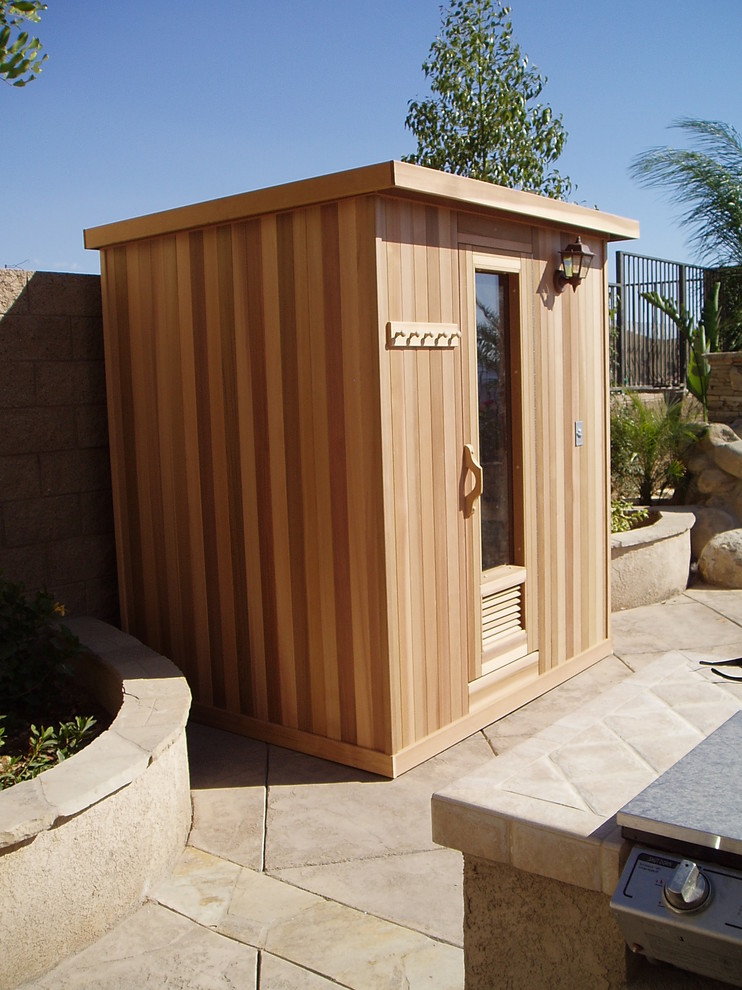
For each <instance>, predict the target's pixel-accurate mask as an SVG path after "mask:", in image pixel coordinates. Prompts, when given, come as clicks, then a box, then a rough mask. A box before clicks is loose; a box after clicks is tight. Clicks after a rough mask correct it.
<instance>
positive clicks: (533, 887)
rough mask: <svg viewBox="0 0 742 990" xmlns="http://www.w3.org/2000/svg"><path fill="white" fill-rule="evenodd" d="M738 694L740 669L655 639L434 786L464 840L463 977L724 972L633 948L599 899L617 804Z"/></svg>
mask: <svg viewBox="0 0 742 990" xmlns="http://www.w3.org/2000/svg"><path fill="white" fill-rule="evenodd" d="M740 708H742V682H734V681H728V680H723V679H721V678H719V677H718V676H717V675H716V674H714V673H713V672H712V670H711V668H710V667H703V666H700V665H699V662H698V661H697V660H695V659H689V658H688V657H687V656H684V655H683V654H681V653H677V652H674V653H668V654H666V655H665V656H664V657H663V658H661V659H658V660H656V661H655V662H653V663H651V664H650V665H649V666H647V667H645V668H644V669H643V670H641V671H640V672H638V673H636V674H634V675H633V676H632V677H631V678H629V679H628V680H626V681H623V682H622V683H620V684H618V685H617V686H615V687H613V688H611V689H610V690H608V691H606V692H605V693H603V694H602V695H600V696H598V697H597V698H595V699H594V700H593V701H591V702H589V703H588V704H586V705H584V706H583V707H582V708H580V709H579V710H578V711H576V712H573V713H572V714H570V715H568V716H567V717H565V718H562V719H561V720H560V721H558V722H556V723H554V724H553V725H551V726H549V727H547V728H545V729H543V730H542V731H541V732H539V733H538V734H536V735H535V736H533V737H532V738H530V739H528V740H527V741H525V742H523V743H521V744H520V745H518V746H516V747H515V748H513V749H511V750H509V751H508V752H506V753H505V754H503V755H502V756H498V757H497V758H496V759H494V760H492V761H490V762H489V763H488V764H486V765H485V766H484V767H482V768H481V769H480V770H478V771H477V772H475V773H473V774H471V775H470V776H468V777H465V778H464V779H462V780H461V781H459V782H457V783H456V784H454V785H453V786H451V787H449V788H446V789H445V790H443V791H441V792H439V793H437V794H435V795H434V796H433V800H432V819H433V838H434V840H435V841H436V842H438V843H440V844H441V845H444V846H448V847H450V848H453V849H458V850H460V851H461V852H463V854H464V958H465V969H466V990H485V988H486V990H495V988H498V987H503V988H505V987H507V988H519V987H536V986H539V987H540V986H544V987H546V986H548V987H550V988H554V990H556V988H570V990H576V988H586V990H587V988H590V990H599V988H605V990H609V988H610V990H612V988H624V987H631V988H635V987H647V988H649V987H651V988H663V987H667V988H670V987H672V988H673V990H675V988H686V990H690V988H698V990H702V988H703V990H710V988H712V987H714V988H716V987H723V986H725V985H726V984H722V983H719V982H717V981H716V980H713V979H710V978H707V977H702V976H697V975H694V974H692V973H689V972H686V971H684V970H680V969H676V968H674V967H671V966H666V965H662V966H654V965H650V964H649V963H648V962H647V961H646V959H644V958H643V957H642V956H639V955H633V954H632V953H631V952H629V951H628V949H627V948H626V943H625V941H624V938H623V936H622V935H621V932H620V930H619V927H618V924H617V922H616V921H615V919H614V917H613V916H612V912H611V909H610V907H609V903H610V899H611V896H612V895H613V893H614V891H615V890H616V887H617V885H618V882H619V877H620V876H621V871H622V869H623V866H624V864H625V862H626V860H627V858H628V856H629V854H630V852H631V848H632V843H631V842H630V841H628V840H625V839H624V838H623V837H622V834H621V829H620V827H619V826H618V824H617V821H616V813H617V812H618V811H619V810H620V809H621V808H622V807H623V806H624V805H625V804H627V802H629V801H631V799H632V798H634V797H635V796H636V795H637V794H639V793H640V792H641V791H643V790H644V788H646V787H647V786H649V785H650V784H652V783H653V782H654V781H655V780H656V779H657V778H658V777H659V776H660V775H661V774H663V773H664V772H665V771H666V770H667V769H668V768H669V767H671V766H673V765H674V764H675V763H676V762H677V761H678V760H680V759H681V758H682V757H683V756H685V754H686V753H689V752H690V751H691V750H692V749H694V748H695V747H696V746H697V745H698V744H699V743H701V742H702V741H703V740H704V739H705V738H706V737H707V736H709V735H710V734H711V733H712V732H714V731H715V730H716V729H717V728H718V727H719V726H720V725H722V724H723V723H725V722H726V721H727V720H728V719H729V718H730V717H731V716H733V715H734V714H735V713H736V712H737V711H739V710H740ZM729 786H731V787H734V786H735V785H734V783H732V782H730V785H729Z"/></svg>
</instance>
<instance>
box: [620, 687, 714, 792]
mask: <svg viewBox="0 0 742 990" xmlns="http://www.w3.org/2000/svg"><path fill="white" fill-rule="evenodd" d="M605 725H606V726H607V727H608V728H609V729H610V730H611V731H612V732H615V734H616V735H617V736H619V737H620V738H621V739H622V740H623V741H624V742H626V743H627V744H628V745H629V746H630V747H631V748H632V749H633V750H635V751H636V752H637V753H638V754H639V756H640V757H641V758H642V759H643V760H645V761H646V762H647V763H648V764H649V765H650V766H651V767H652V768H653V769H654V770H656V771H657V773H658V774H659V773H664V771H665V770H667V769H668V767H671V766H672V765H673V763H676V762H677V761H678V760H679V759H680V758H681V757H682V756H685V754H686V753H688V752H689V751H690V750H691V749H693V747H694V746H696V745H698V743H699V742H702V741H703V739H704V738H705V737H704V735H703V734H702V733H701V732H700V731H699V730H698V729H696V728H694V727H693V726H692V725H691V724H690V723H689V722H687V721H686V719H684V718H682V716H680V715H678V714H676V713H675V712H674V711H673V709H672V708H670V707H668V706H667V705H666V704H664V703H663V702H662V701H661V700H660V699H659V698H658V697H657V696H656V695H655V694H653V693H652V692H647V693H646V694H645V695H644V696H643V697H642V698H641V699H637V701H636V702H635V703H632V704H630V705H625V706H624V707H623V708H621V709H619V710H618V711H617V712H616V713H615V714H614V715H608V716H606V718H605Z"/></svg>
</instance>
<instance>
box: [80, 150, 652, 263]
mask: <svg viewBox="0 0 742 990" xmlns="http://www.w3.org/2000/svg"><path fill="white" fill-rule="evenodd" d="M373 193H396V194H398V195H404V194H405V193H406V194H410V195H414V196H415V197H421V196H422V197H424V198H426V199H430V201H431V203H442V202H445V203H448V204H450V205H454V206H458V207H459V208H462V209H465V208H467V207H468V208H474V209H477V210H478V211H484V212H489V211H491V212H492V213H493V214H496V215H498V216H507V217H511V218H513V219H519V220H522V221H524V222H528V223H531V224H536V225H546V226H559V227H563V228H566V229H569V230H575V231H590V232H592V233H596V234H599V235H602V236H604V237H606V238H607V239H608V240H626V239H631V238H634V237H638V236H639V224H638V222H637V221H636V220H628V219H626V218H625V217H619V216H614V215H613V214H610V213H603V212H602V211H600V210H591V209H588V208H587V207H584V206H577V205H575V204H573V203H563V202H561V201H560V200H555V199H549V198H547V197H545V196H539V195H537V194H536V193H529V192H522V191H521V190H518V189H507V188H506V187H504V186H496V185H493V184H492V183H490V182H482V181H480V180H478V179H469V178H467V177H465V176H461V175H452V174H451V173H449V172H439V171H437V170H435V169H430V168H423V167H422V166H420V165H411V164H409V163H407V162H398V161H390V162H381V163H379V164H377V165H367V166H364V167H362V168H356V169H350V170H348V171H344V172H335V173H333V174H331V175H322V176H317V177H315V178H311V179H302V180H300V181H298V182H289V183H285V184H282V185H279V186H270V187H268V188H266V189H258V190H254V191H252V192H246V193H239V194H238V195H236V196H226V197H224V198H222V199H214V200H208V201H206V202H203V203H196V204H193V205H190V206H182V207H178V208H176V209H172V210H164V211H163V212H160V213H151V214H149V215H147V216H142V217H135V218H132V219H130V220H121V221H117V222H116V223H109V224H103V225H101V226H98V227H90V228H88V229H86V230H85V232H84V237H85V247H87V248H93V249H95V248H105V247H112V246H114V245H116V244H126V243H128V242H130V241H136V240H142V239H145V238H149V237H158V236H162V235H165V234H174V233H176V232H178V231H183V230H195V229H198V228H202V227H208V226H212V225H215V224H225V223H232V222H235V221H239V220H246V219H248V218H250V217H256V216H261V215H264V214H270V213H278V212H283V211H285V210H291V209H296V208H299V207H303V206H315V205H318V204H320V203H330V202H335V201H338V200H341V199H347V198H348V197H351V196H363V195H369V194H373Z"/></svg>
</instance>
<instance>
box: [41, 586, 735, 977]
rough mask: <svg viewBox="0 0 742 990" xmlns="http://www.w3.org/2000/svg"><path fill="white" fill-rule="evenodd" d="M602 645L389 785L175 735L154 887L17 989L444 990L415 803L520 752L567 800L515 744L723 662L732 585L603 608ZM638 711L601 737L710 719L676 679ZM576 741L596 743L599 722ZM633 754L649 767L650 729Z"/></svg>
mask: <svg viewBox="0 0 742 990" xmlns="http://www.w3.org/2000/svg"><path fill="white" fill-rule="evenodd" d="M613 640H614V650H615V654H614V655H613V656H611V657H608V658H607V659H606V660H603V661H602V662H600V663H599V664H597V665H595V666H594V667H592V668H590V669H589V670H587V671H585V672H584V673H582V674H580V675H578V676H577V677H575V678H573V679H572V680H571V681H568V682H567V683H566V684H563V685H561V686H560V687H558V688H555V689H554V690H553V691H551V692H549V693H548V694H546V695H544V696H543V697H541V698H539V699H537V700H536V701H534V702H532V703H531V704H529V705H526V706H525V707H524V708H522V709H520V710H519V711H517V712H514V713H513V714H512V715H509V716H507V717H506V718H503V719H500V720H499V721H498V722H496V723H494V724H493V725H491V726H488V727H487V728H486V729H484V730H483V731H482V732H478V733H476V734H474V735H473V736H471V737H469V738H468V739H466V740H464V741H463V742H461V743H459V744H458V745H456V746H454V747H452V748H451V749H449V750H448V751H447V752H445V753H442V754H440V755H439V756H437V757H435V758H434V759H432V760H429V761H428V762H427V763H425V764H423V765H422V766H420V767H417V768H415V769H414V770H411V771H409V772H408V773H406V774H404V775H403V776H402V777H399V778H398V779H397V780H393V781H389V780H384V779H382V778H379V777H375V776H373V775H372V774H367V773H363V772H361V771H357V770H353V769H350V768H347V767H342V766H339V765H337V764H333V763H328V762H326V761H323V760H317V759H314V758H312V757H308V756H304V755H302V754H297V753H293V752H290V751H288V750H284V749H280V748H279V747H275V746H268V745H265V744H263V743H259V742H255V741H253V740H249V739H244V738H241V737H239V736H234V735H231V734H229V733H223V732H219V731H217V730H213V729H208V728H205V727H203V726H198V725H193V726H190V727H189V733H188V736H189V753H190V763H191V786H192V796H193V809H194V811H193V829H192V832H191V835H190V838H189V844H188V847H187V848H186V850H185V851H184V853H183V855H182V857H181V859H180V861H179V863H178V865H177V867H176V869H175V870H174V871H173V874H172V876H170V877H169V878H168V879H167V880H166V881H164V882H163V883H161V884H160V885H159V886H158V887H156V888H155V889H154V890H152V891H151V892H150V893H149V897H148V901H147V903H146V904H145V905H144V906H143V907H142V908H141V910H140V911H139V912H137V913H136V914H135V915H134V916H133V917H131V918H128V919H127V920H126V921H124V922H123V923H121V924H119V925H118V926H117V927H116V928H115V929H113V930H112V931H111V932H109V933H108V934H107V935H106V936H105V937H104V938H102V939H100V940H99V941H98V942H96V943H95V944H94V945H92V946H90V947H89V948H88V949H86V950H84V951H83V952H81V953H78V954H77V955H76V956H73V957H70V958H69V959H67V960H65V961H64V962H63V963H62V964H61V965H60V966H58V967H57V968H56V969H55V970H54V971H53V972H51V973H49V974H47V975H46V976H45V977H44V978H42V979H40V980H37V981H35V982H34V983H30V984H27V985H26V987H27V988H28V990H31V988H34V990H83V988H91V990H92V988H93V987H95V988H97V990H129V988H131V990H135V988H150V987H152V988H154V987H158V988H159V987H175V988H184V990H211V988H212V987H214V988H217V987H219V988H224V987H234V988H239V990H295V988H296V990H303V988H306V990H329V988H337V987H345V988H347V990H398V988H410V990H417V988H430V990H461V987H462V986H463V953H462V916H463V904H462V900H463V895H462V863H461V856H460V855H459V854H458V853H455V852H453V851H451V850H449V849H442V848H441V847H439V846H436V845H435V844H434V843H433V842H432V839H431V826H430V798H431V795H432V794H433V793H434V792H435V791H440V790H442V789H443V788H445V787H447V786H448V785H450V784H453V783H455V782H456V781H457V780H459V779H460V778H462V777H465V776H467V775H468V774H471V773H472V772H473V771H475V770H477V769H478V768H480V767H482V766H483V765H484V764H486V763H489V762H490V761H493V760H495V759H496V757H497V755H498V754H502V753H504V752H506V751H509V750H513V749H514V747H516V746H521V749H522V750H523V752H524V763H523V766H524V774H525V773H526V772H527V773H530V774H538V773H542V777H543V779H541V778H539V786H540V787H543V788H544V790H545V792H551V791H554V790H555V789H556V790H559V793H560V800H563V801H565V802H566V803H567V804H568V805H571V806H574V807H575V808H577V807H579V806H580V803H581V802H582V803H584V800H585V799H584V797H583V796H581V795H580V794H579V793H578V792H577V791H574V789H573V790H570V791H569V793H567V791H565V790H564V788H565V786H566V785H565V783H564V780H563V779H562V777H561V776H560V775H559V774H558V773H557V772H556V771H554V769H553V768H550V767H547V768H546V769H544V767H542V766H541V762H539V761H534V758H533V754H530V756H529V755H528V745H526V746H523V744H524V743H526V741H527V740H532V739H533V738H534V737H535V736H537V735H539V734H541V738H542V739H543V738H546V737H547V736H548V731H547V732H546V736H545V735H544V731H545V730H548V728H549V727H550V726H552V725H554V724H555V723H557V722H561V721H562V720H564V719H565V717H572V718H574V719H575V720H576V721H578V720H579V719H580V718H586V719H587V718H588V717H589V718H590V719H591V720H593V721H594V720H595V713H596V712H599V710H600V704H601V700H600V699H601V698H602V696H603V695H606V696H608V695H609V694H611V692H612V691H613V692H614V695H613V696H614V697H615V691H614V689H616V688H617V686H618V685H621V684H622V682H626V681H628V680H629V679H631V678H635V677H641V672H642V671H643V670H644V669H645V668H647V667H649V666H650V665H657V664H658V662H660V661H662V660H663V658H664V659H665V661H666V662H667V663H668V664H669V665H670V666H673V665H674V667H677V661H678V659H679V658H680V657H681V656H682V657H683V658H685V660H692V661H694V662H697V661H698V660H699V659H702V658H708V657H716V658H718V659H724V658H727V657H732V656H738V655H740V654H741V653H742V592H730V591H716V590H711V589H707V588H703V587H697V588H694V589H691V590H689V591H688V592H686V593H685V594H684V595H681V596H678V597H677V598H675V599H672V600H671V601H670V602H667V603H664V604H661V605H651V606H645V607H643V608H638V609H632V610H630V611H626V612H620V613H616V614H615V615H614V616H613ZM656 669H657V667H656V666H653V667H652V670H653V671H656ZM709 676H710V675H709ZM627 687H628V685H627ZM689 691H690V694H689V693H688V692H689ZM661 702H664V703H665V704H667V705H669V706H670V707H671V708H672V709H674V710H675V711H678V712H679V711H681V710H682V711H683V721H675V720H674V719H673V716H672V714H668V713H667V711H666V710H663V709H662V704H661ZM644 704H645V710H643V711H642V712H641V713H638V712H637V713H635V714H634V713H632V712H627V713H626V714H621V715H614V716H612V717H613V719H614V722H613V724H612V726H611V731H613V732H617V733H619V734H620V732H621V731H622V729H625V728H628V726H627V725H624V723H623V722H621V719H629V720H631V719H632V718H636V717H639V718H645V719H649V718H650V717H651V716H652V714H653V712H654V710H655V709H656V710H657V711H658V712H659V711H662V715H661V717H662V718H663V719H665V720H667V721H668V731H672V732H674V731H682V732H684V733H685V734H686V735H687V736H688V741H689V744H691V743H692V741H693V739H694V738H695V735H698V736H699V738H700V737H701V735H702V734H705V731H706V726H707V724H711V723H712V722H714V720H716V723H718V717H719V713H718V712H717V711H714V712H708V711H706V710H705V709H704V707H703V704H702V703H699V702H698V700H697V699H696V698H694V696H693V692H692V685H689V684H684V683H682V682H678V683H674V682H668V683H667V684H665V685H663V686H660V687H659V688H655V689H654V695H652V696H650V697H647V698H646V700H645V702H644ZM737 707H738V705H737ZM650 709H651V711H650ZM670 722H672V724H670ZM655 728H656V727H655ZM594 731H595V733H596V739H595V744H596V746H600V745H601V738H600V736H601V732H603V731H604V729H603V728H602V726H601V725H596V727H595V730H594ZM644 745H645V753H644V757H645V758H646V759H647V760H648V761H649V762H651V761H657V762H662V760H663V759H664V754H663V748H662V747H663V738H662V733H661V732H657V731H655V732H653V733H648V734H647V736H646V739H645V740H644ZM562 758H563V759H564V760H568V759H573V758H574V759H576V760H578V759H585V756H584V753H583V754H574V756H573V755H572V754H570V753H569V752H568V751H566V750H565V752H564V754H563V757H562ZM588 763H589V761H588ZM510 766H511V772H512V764H510ZM578 769H579V768H578ZM589 769H590V768H589V766H588V765H587V764H586V765H585V773H586V774H587V775H588V776H589ZM547 771H548V772H547ZM521 783H522V784H523V786H525V783H526V782H525V781H523V782H519V781H513V784H512V787H513V788H515V789H516V790H517V788H518V787H519V786H521ZM529 786H530V785H529ZM573 791H574V793H573ZM562 792H563V793H562Z"/></svg>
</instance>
